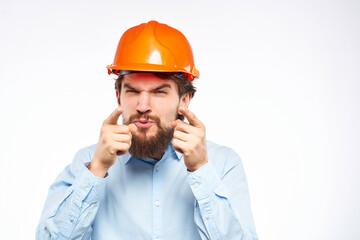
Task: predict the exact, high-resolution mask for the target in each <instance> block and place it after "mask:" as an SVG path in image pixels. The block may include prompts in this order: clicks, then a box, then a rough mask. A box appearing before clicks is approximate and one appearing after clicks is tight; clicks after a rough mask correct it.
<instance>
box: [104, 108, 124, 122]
mask: <svg viewBox="0 0 360 240" xmlns="http://www.w3.org/2000/svg"><path fill="white" fill-rule="evenodd" d="M122 111H123V110H122V108H121V107H120V106H119V107H118V108H117V109H116V110H115V111H113V112H112V113H111V114H110V116H109V117H108V118H107V119H105V121H104V122H103V123H104V124H108V125H116V124H117V121H118V120H119V117H120V115H121V113H122Z"/></svg>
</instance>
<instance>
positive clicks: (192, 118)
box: [180, 107, 204, 127]
mask: <svg viewBox="0 0 360 240" xmlns="http://www.w3.org/2000/svg"><path fill="white" fill-rule="evenodd" d="M180 113H181V114H182V115H184V116H185V117H186V119H187V120H188V121H189V123H190V124H191V125H192V126H194V127H202V126H204V125H203V124H202V122H201V121H200V120H199V119H198V118H197V117H196V115H195V114H194V113H193V112H192V111H190V110H189V109H188V108H184V107H183V108H181V109H180Z"/></svg>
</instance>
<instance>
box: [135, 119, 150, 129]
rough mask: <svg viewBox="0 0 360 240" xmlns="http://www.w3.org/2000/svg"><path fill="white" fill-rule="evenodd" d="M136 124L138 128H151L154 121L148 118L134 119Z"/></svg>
mask: <svg viewBox="0 0 360 240" xmlns="http://www.w3.org/2000/svg"><path fill="white" fill-rule="evenodd" d="M134 124H135V125H136V126H137V127H138V128H145V129H146V128H150V127H151V126H152V125H153V124H154V122H152V121H149V120H146V119H138V120H135V121H134Z"/></svg>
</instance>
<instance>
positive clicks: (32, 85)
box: [0, 0, 360, 240]
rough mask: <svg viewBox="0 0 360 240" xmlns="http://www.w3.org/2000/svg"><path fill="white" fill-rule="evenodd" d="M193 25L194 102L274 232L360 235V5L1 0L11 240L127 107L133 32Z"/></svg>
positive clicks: (3, 143) (1, 226) (263, 233)
mask: <svg viewBox="0 0 360 240" xmlns="http://www.w3.org/2000/svg"><path fill="white" fill-rule="evenodd" d="M150 20H157V21H159V22H162V23H166V24H168V25H170V26H172V27H175V28H177V29H179V30H180V31H182V32H183V33H184V34H185V35H186V37H187V38H188V40H189V41H190V43H191V45H192V48H193V52H194V56H195V64H196V67H197V68H198V69H199V70H200V79H199V80H198V81H196V82H195V85H196V87H197V88H198V92H197V94H196V95H195V98H194V99H193V101H192V103H191V104H190V109H191V110H192V111H193V112H195V113H196V115H197V116H198V117H199V118H200V119H201V120H202V121H203V122H204V123H205V125H206V127H207V138H208V139H209V140H212V141H215V142H217V143H218V144H222V145H227V146H230V147H232V148H234V149H235V150H236V151H237V153H238V154H239V155H240V156H241V158H242V160H243V164H244V167H245V171H246V174H247V178H248V183H249V188H250V196H251V203H252V211H253V215H254V219H255V225H256V229H257V233H258V235H259V238H260V239H264V240H265V239H266V240H289V239H291V240H300V239H301V240H302V239H307V240H325V239H326V240H335V239H336V240H338V239H347V240H358V239H360V228H359V226H360V204H359V202H360V174H359V170H360V163H359V160H360V124H359V123H360V91H359V90H360V1H356V0H353V1H350V0H349V1H346V0H337V1H336V0H334V1H329V0H323V1H321V0H302V1H285V0H284V1H281V0H275V1H266V0H258V1H256V0H255V1H229V0H222V1H209V0H208V1H166V0H163V1H160V0H153V1H145V0H141V1H140V0H138V1H121V0H118V1H110V0H103V1H95V0H88V1H85V0H81V1H76V0H74V1H45V0H44V1H37V0H33V1H25V0H23V1H14V0H1V1H0V34H1V37H0V81H1V85H0V114H1V117H0V148H1V150H0V239H4V240H5V239H33V238H34V237H35V229H36V226H37V224H38V221H39V218H40V214H41V211H42V208H43V205H44V202H45V199H46V196H47V192H48V188H49V186H50V184H51V183H52V182H53V181H54V179H55V178H56V176H57V175H58V174H59V173H60V172H61V171H62V170H63V169H64V167H65V166H66V165H67V164H69V163H70V162H71V161H72V159H73V156H74V154H75V152H76V151H77V150H78V149H79V148H83V147H86V146H88V145H90V144H93V143H97V141H98V137H99V130H100V127H101V124H102V121H103V120H104V119H105V118H106V117H107V116H108V115H109V114H110V113H111V112H112V111H113V110H114V109H115V108H116V98H115V91H114V80H113V79H112V78H111V77H109V76H108V75H107V71H106V66H107V65H108V64H111V63H112V61H113V58H114V55H115V50H116V47H117V44H118V41H119V39H120V36H121V35H122V33H123V32H124V31H125V30H126V29H128V28H130V27H132V26H135V25H138V24H140V23H143V22H148V21H150Z"/></svg>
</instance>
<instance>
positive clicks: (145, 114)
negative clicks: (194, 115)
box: [115, 72, 196, 160]
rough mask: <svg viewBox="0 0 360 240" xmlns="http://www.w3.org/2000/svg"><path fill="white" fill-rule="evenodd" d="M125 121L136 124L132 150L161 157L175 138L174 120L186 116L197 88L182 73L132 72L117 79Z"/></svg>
mask: <svg viewBox="0 0 360 240" xmlns="http://www.w3.org/2000/svg"><path fill="white" fill-rule="evenodd" d="M115 89H116V98H117V102H118V105H120V106H121V107H122V109H123V113H122V116H123V123H124V124H130V123H134V124H135V125H136V126H137V131H136V133H135V134H133V139H132V144H131V148H130V150H129V151H130V153H131V154H132V155H133V156H134V157H137V158H154V159H158V160H159V159H160V158H161V157H162V155H163V154H164V152H165V150H166V148H167V147H168V146H169V144H170V141H171V139H172V137H173V128H172V127H171V123H172V122H173V121H175V120H176V119H183V118H184V117H183V116H182V115H181V114H180V112H179V109H180V108H182V107H188V106H189V104H190V100H191V99H192V97H193V96H194V94H195V92H196V89H195V88H194V86H193V85H192V83H191V82H190V81H189V80H188V79H186V78H185V77H184V76H183V74H181V73H164V72H161V73H155V72H153V73H150V72H131V73H130V74H126V75H121V76H120V77H119V78H118V79H117V80H116V82H115Z"/></svg>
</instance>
